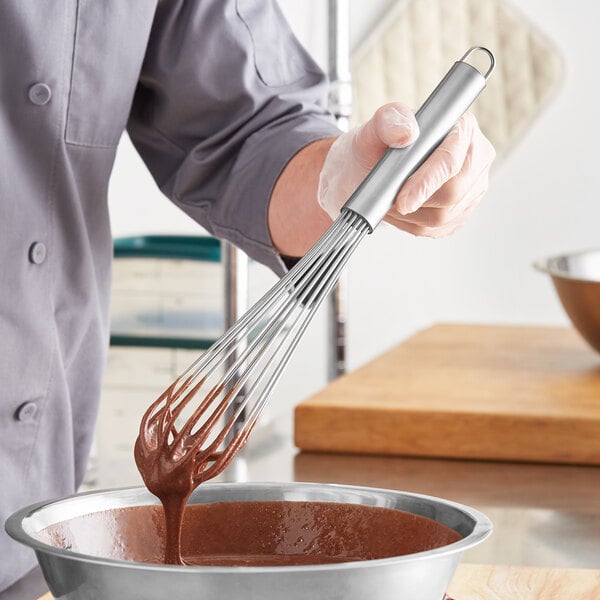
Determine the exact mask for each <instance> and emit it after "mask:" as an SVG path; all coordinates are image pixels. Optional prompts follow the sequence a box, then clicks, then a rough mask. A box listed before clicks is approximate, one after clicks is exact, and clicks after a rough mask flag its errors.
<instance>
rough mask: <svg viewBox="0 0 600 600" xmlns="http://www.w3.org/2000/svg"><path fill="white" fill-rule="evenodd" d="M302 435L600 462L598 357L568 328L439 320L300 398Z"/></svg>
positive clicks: (397, 449)
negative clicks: (311, 395) (306, 398)
mask: <svg viewBox="0 0 600 600" xmlns="http://www.w3.org/2000/svg"><path fill="white" fill-rule="evenodd" d="M295 441H296V445H297V446H298V447H299V448H301V449H302V450H309V451H332V452H354V453H371V454H397V455H411V456H437V457H453V458H478V459H497V460H518V461H541V462H558V463H585V464H600V354H598V353H596V352H594V351H593V350H591V349H590V348H588V346H587V345H586V344H585V343H584V342H583V341H582V340H581V339H580V338H579V336H578V334H577V333H576V332H574V331H573V330H571V329H569V328H562V327H551V328H549V327H520V326H499V325H462V324H440V325H435V326H433V327H431V328H429V329H427V330H424V331H422V332H420V333H418V334H416V335H415V336H414V337H412V338H410V339H409V340H407V341H406V342H404V343H402V344H400V345H399V346H397V347H395V348H393V349H392V350H390V351H389V352H387V353H385V354H383V355H382V356H380V357H379V358H376V359H375V360H373V361H372V362H370V363H369V364H367V365H365V366H364V367H362V368H360V369H358V370H357V371H355V372H353V373H350V374H348V375H346V376H343V377H341V378H339V379H337V380H336V381H334V382H333V383H331V384H330V385H329V386H328V387H326V388H325V389H324V390H322V391H321V392H319V393H317V394H316V395H315V396H313V397H312V398H310V399H308V400H306V401H304V402H302V403H301V404H300V405H298V406H297V408H296V412H295Z"/></svg>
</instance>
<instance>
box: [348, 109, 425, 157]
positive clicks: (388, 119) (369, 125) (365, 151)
mask: <svg viewBox="0 0 600 600" xmlns="http://www.w3.org/2000/svg"><path fill="white" fill-rule="evenodd" d="M418 136H419V124H418V123H417V120H416V119H415V114H414V112H413V111H412V110H411V109H410V108H409V107H408V106H406V105H405V104H401V103H399V102H393V103H390V104H385V105H384V106H382V107H381V108H379V109H378V110H377V111H376V112H375V114H374V115H373V116H372V117H371V119H369V120H368V121H367V122H366V123H365V124H364V125H363V126H362V127H361V128H360V129H359V130H358V131H357V133H356V137H355V147H354V154H355V158H356V159H357V160H358V161H359V162H360V163H361V164H362V165H363V166H364V167H367V168H369V169H370V168H371V167H373V166H374V165H375V163H376V162H377V161H378V160H379V159H380V158H381V156H382V155H383V154H384V152H385V151H386V150H387V149H388V148H389V147H392V148H402V147H404V146H408V145H409V144H412V143H413V142H414V141H415V140H416V139H417V137H418Z"/></svg>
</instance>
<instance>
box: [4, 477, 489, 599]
mask: <svg viewBox="0 0 600 600" xmlns="http://www.w3.org/2000/svg"><path fill="white" fill-rule="evenodd" d="M261 500H262V501H280V500H287V501H309V502H342V503H352V504H363V505H369V506H381V507H388V508H397V509H401V510H404V511H407V512H409V513H413V514H416V515H421V516H424V517H428V518H430V519H433V520H434V521H437V522H438V523H443V524H445V525H447V526H448V527H450V528H452V529H454V530H455V531H456V532H457V533H459V534H460V535H461V536H463V538H462V539H461V540H459V541H458V542H454V543H452V544H449V545H447V546H443V547H440V548H436V549H433V550H428V551H425V552H418V553H415V554H409V555H405V556H399V557H393V558H384V559H377V560H368V561H356V562H346V563H334V564H321V565H304V566H278V567H180V566H167V565H159V564H147V563H137V562H129V561H124V560H114V559H105V558H98V557H95V556H90V555H85V554H78V553H76V552H72V551H69V550H65V549H62V548H56V547H53V546H50V545H47V544H45V543H42V542H41V541H39V539H38V535H39V533H40V532H41V531H42V530H43V529H45V528H46V527H49V526H51V525H53V524H56V523H59V522H61V521H65V520H68V519H72V518H75V517H79V516H83V515H88V514H90V513H95V512H98V511H105V510H109V509H115V508H125V507H129V506H140V505H149V504H156V503H157V501H156V498H155V497H154V496H152V495H151V494H150V493H149V492H148V491H147V490H146V489H145V488H127V489H122V490H108V491H102V492H91V493H87V494H79V495H76V496H71V497H70V498H65V499H63V500H58V501H54V502H44V503H40V504H35V505H33V506H30V507H27V508H24V509H22V510H20V511H18V512H17V513H15V514H14V515H12V516H11V517H10V518H9V519H8V521H7V523H6V529H7V531H8V533H9V534H10V535H11V536H12V537H13V538H15V539H16V540H18V541H20V542H22V543H24V544H26V545H27V546H30V547H31V548H33V549H34V550H35V552H36V555H37V559H38V561H39V563H40V566H41V568H42V571H43V573H44V576H45V578H46V581H47V582H48V585H49V586H50V591H51V592H52V593H53V595H54V596H55V597H56V598H64V599H69V600H71V599H73V600H75V599H77V600H84V599H85V600H91V599H93V600H115V598H119V599H122V600H138V599H139V600H164V599H165V598H168V599H169V600H179V599H181V600H183V599H185V600H189V599H197V600H200V599H201V600H224V599H227V600H242V599H243V600H275V599H277V600H280V599H282V598H285V599H286V600H301V599H302V600H308V599H310V600H315V599H317V600H333V599H339V600H366V599H367V598H368V599H369V600H392V599H393V600H398V599H400V598H401V599H402V600H442V598H443V597H444V592H445V591H446V588H447V586H448V584H449V582H450V580H451V578H452V576H453V574H454V571H455V569H456V567H457V565H458V563H459V562H460V559H461V557H462V554H463V552H464V551H465V550H466V549H467V548H470V547H472V546H474V545H475V544H478V543H480V542H481V541H483V540H484V539H485V538H486V537H487V536H488V535H489V534H490V532H491V530H492V524H491V522H490V520H489V519H488V518H487V517H486V516H485V515H483V514H482V513H480V512H479V511H477V510H474V509H472V508H469V507H467V506H463V505H461V504H457V503H455V502H449V501H447V500H442V499H439V498H434V497H431V496H423V495H419V494H411V493H407V492H398V491H393V490H384V489H374V488H362V487H355V486H343V485H328V484H313V483H229V484H220V483H209V484H202V485H201V486H200V488H199V489H197V490H196V491H195V492H194V494H193V495H192V497H191V498H190V501H189V502H190V503H193V504H195V503H203V502H224V501H225V502H243V501H261ZM88 533H89V531H88ZM390 534H392V532H390Z"/></svg>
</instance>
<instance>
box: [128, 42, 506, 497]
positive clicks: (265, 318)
mask: <svg viewBox="0 0 600 600" xmlns="http://www.w3.org/2000/svg"><path fill="white" fill-rule="evenodd" d="M476 51H477V52H482V53H484V54H486V55H487V58H488V59H489V63H490V64H489V69H488V70H487V72H486V73H485V74H482V73H481V72H480V71H479V70H478V69H476V68H475V67H473V66H471V65H470V64H469V63H468V62H467V59H468V58H469V57H470V56H471V55H472V54H473V53H474V52H476ZM493 68H494V57H493V55H492V54H491V52H490V51H489V50H487V49H485V48H481V47H477V48H471V49H470V50H469V51H468V52H467V53H466V54H465V55H464V56H463V57H462V58H461V59H460V60H459V61H457V62H456V63H455V64H454V65H453V67H452V68H451V69H450V71H449V72H448V73H447V74H446V76H445V77H444V78H443V79H442V81H441V82H440V83H439V85H438V86H437V87H436V89H435V90H434V91H433V93H432V94H431V95H430V96H429V98H428V99H427V100H426V102H425V103H424V104H423V106H422V107H421V108H420V109H419V111H418V112H417V113H416V118H417V121H418V123H419V127H420V135H419V138H418V139H417V140H416V141H415V142H414V143H413V144H412V145H411V146H409V147H407V148H402V149H390V150H388V151H387V152H386V154H385V155H384V156H383V157H382V159H381V160H380V161H379V163H378V164H377V165H376V167H375V168H374V169H373V171H372V172H371V173H370V174H369V175H368V176H367V178H366V179H365V180H364V181H363V182H362V184H361V185H360V186H359V187H358V189H357V190H356V191H355V192H354V194H353V195H352V196H351V197H350V199H349V200H348V201H347V202H346V204H345V205H344V207H343V208H342V209H341V213H340V215H339V217H338V218H337V219H336V220H335V221H334V222H333V224H332V225H331V226H330V228H329V229H328V230H327V231H326V232H325V234H324V235H323V237H322V238H321V239H320V240H319V241H318V242H317V243H316V245H315V246H314V247H313V248H312V249H311V250H310V251H309V252H308V253H307V254H306V255H305V256H304V257H303V258H302V259H301V260H300V261H299V262H298V263H297V264H296V265H295V266H294V268H292V269H291V270H290V271H289V272H288V273H287V275H285V276H284V277H283V278H282V279H281V280H280V281H279V282H278V283H277V284H276V285H275V286H274V287H273V288H272V289H271V290H270V291H269V292H267V293H266V294H265V295H264V297H263V298H262V299H261V300H260V301H259V302H257V303H256V304H255V305H254V306H253V307H252V308H251V309H250V310H249V311H248V312H247V313H246V314H245V315H244V316H243V317H242V318H241V319H239V320H238V321H237V322H236V323H235V324H234V325H233V326H232V327H231V329H229V330H228V331H226V332H225V334H224V335H223V336H222V337H221V338H220V339H219V340H218V341H217V342H215V343H214V345H213V346H212V347H211V348H210V349H209V350H207V351H206V352H205V353H204V354H203V355H201V356H200V357H199V358H198V360H196V361H195V362H194V363H193V364H192V365H191V366H190V367H189V368H188V369H187V370H186V371H185V372H184V373H183V374H182V375H181V376H180V377H178V378H177V380H176V381H175V382H174V383H173V384H172V385H171V386H170V387H169V388H168V389H167V390H166V391H165V392H164V393H163V394H162V395H161V396H160V397H159V398H158V399H157V400H156V401H155V402H154V403H153V404H152V405H151V406H150V407H149V409H148V411H147V412H146V414H145V415H144V417H143V420H142V423H141V427H140V434H139V438H138V440H137V442H136V460H138V466H139V465H140V460H142V461H145V464H146V465H148V464H149V461H150V462H152V461H154V463H153V464H154V466H153V468H154V475H155V476H156V477H158V478H160V476H161V473H162V474H163V475H165V476H166V472H167V471H168V472H169V474H170V480H171V483H173V481H175V480H177V481H179V484H180V485H181V487H182V491H183V488H185V487H186V486H187V488H189V492H191V491H192V489H193V488H194V487H196V486H197V485H198V484H199V483H201V482H202V481H204V480H207V479H210V478H212V477H214V476H215V475H217V474H218V473H220V472H221V471H222V470H223V469H224V468H225V467H226V466H227V465H228V464H229V463H230V461H231V460H232V458H233V456H234V455H235V453H236V452H237V450H239V448H241V447H242V446H243V445H244V444H245V443H246V440H247V439H248V436H249V434H250V432H251V431H252V428H253V427H254V425H255V423H256V421H257V419H258V417H259V415H260V414H261V412H262V410H263V408H264V406H265V404H266V402H267V401H268V399H269V397H270V396H271V394H272V392H273V389H274V387H275V385H276V383H277V381H278V380H279V378H280V377H281V374H282V373H283V371H284V369H285V366H286V364H287V363H288V361H289V359H290V357H291V355H292V353H293V352H294V349H295V348H296V346H297V345H298V342H299V341H300V339H301V338H302V335H303V334H304V332H305V330H306V328H307V326H308V324H309V322H310V321H311V319H312V317H313V316H314V314H315V312H316V310H317V308H318V307H319V305H320V304H321V303H322V301H323V300H324V298H325V297H326V296H327V294H328V293H329V292H330V291H331V290H332V289H333V287H334V286H335V284H336V282H337V280H338V278H339V276H340V273H341V271H342V269H343V268H344V267H345V265H346V263H347V262H348V260H349V259H350V257H351V255H352V253H353V252H354V250H355V249H356V248H357V246H358V245H359V244H360V242H361V240H362V239H363V238H364V236H365V235H367V234H368V233H371V232H372V231H373V230H374V229H375V227H376V226H377V225H378V224H379V222H380V221H381V220H382V219H383V217H384V215H385V213H386V212H387V211H388V210H389V208H390V207H391V206H392V203H393V200H394V198H395V196H396V194H397V192H398V190H399V189H400V187H401V186H402V185H403V183H404V182H405V181H406V179H407V178H408V177H409V176H410V175H411V174H412V173H413V172H414V171H415V170H416V169H417V168H418V167H419V166H420V165H421V164H422V163H423V162H424V161H425V160H426V158H427V157H428V156H429V154H430V153H431V152H432V151H433V150H434V149H435V148H436V147H437V145H438V144H439V143H440V142H441V140H442V139H443V138H444V137H445V136H446V134H447V133H448V132H449V131H450V129H451V128H452V127H453V126H454V124H455V123H456V122H457V121H458V119H459V118H460V116H461V115H462V114H463V113H464V112H465V111H466V110H467V108H468V107H469V106H470V105H471V103H472V102H473V101H474V100H475V98H476V97H477V96H478V95H479V93H480V92H481V91H482V90H483V89H484V87H485V85H486V81H487V79H488V77H489V75H490V74H491V72H492V70H493ZM196 398H199V401H198V402H197V403H194V402H193V400H194V399H196ZM229 407H233V409H231V410H228V408H229ZM242 413H243V415H244V419H243V421H242V422H241V424H240V421H239V418H240V416H241V415H242ZM183 421H184V422H183ZM223 421H224V424H223ZM181 422H183V424H182V425H179V423H181ZM177 472H178V473H179V474H177ZM174 474H175V477H173V475H174ZM156 477H155V479H156ZM145 480H146V478H145ZM146 484H147V485H148V487H149V489H150V490H151V491H154V490H153V489H152V486H151V485H150V484H149V481H148V480H146Z"/></svg>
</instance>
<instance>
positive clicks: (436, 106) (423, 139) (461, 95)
mask: <svg viewBox="0 0 600 600" xmlns="http://www.w3.org/2000/svg"><path fill="white" fill-rule="evenodd" d="M477 51H480V52H484V53H485V54H487V56H488V58H489V60H490V66H489V69H488V70H487V72H486V73H485V74H482V73H481V72H480V71H478V70H477V69H476V68H475V67H473V66H471V65H470V64H469V63H467V62H466V60H467V59H468V58H469V56H471V54H473V53H474V52H477ZM495 62H496V61H495V59H494V55H493V54H492V53H491V52H490V51H489V50H488V49H487V48H483V47H481V46H476V47H473V48H470V49H469V50H468V51H467V52H466V53H465V55H464V56H463V57H462V58H461V59H460V60H458V61H457V62H455V63H454V65H453V66H452V68H451V69H450V70H449V71H448V73H446V75H445V77H444V78H443V79H442V80H441V81H440V83H439V84H438V85H437V87H436V88H435V90H433V92H432V93H431V95H430V96H429V98H427V100H426V101H425V103H424V104H423V105H422V106H421V108H420V109H419V110H418V111H417V113H416V115H415V117H416V119H417V122H418V123H419V129H420V133H419V137H418V138H417V140H416V141H415V142H414V143H413V144H411V145H410V146H407V147H405V148H390V149H389V150H387V151H386V153H385V154H384V155H383V157H382V158H381V159H380V160H379V162H378V163H377V164H376V165H375V167H374V168H373V170H372V171H371V172H370V173H369V175H367V177H366V178H365V179H364V181H363V182H362V183H361V184H360V185H359V187H358V188H357V189H356V191H355V192H354V193H353V194H352V196H350V198H349V199H348V201H347V202H346V203H345V204H344V206H343V207H342V211H344V210H346V211H352V212H355V213H357V214H359V215H361V216H362V217H363V218H364V219H365V220H366V221H367V222H368V223H369V226H370V227H371V232H372V231H373V230H374V229H375V227H377V225H379V223H380V221H381V220H382V219H383V217H384V216H385V214H386V213H387V212H388V210H389V209H390V208H391V206H392V204H393V202H394V199H395V197H396V195H397V193H398V191H399V190H400V188H401V187H402V186H403V185H404V183H405V181H406V180H407V179H408V178H409V177H410V176H411V175H412V174H413V173H414V172H415V171H416V170H417V169H418V168H419V167H420V166H421V165H422V164H423V163H424V162H425V160H426V159H427V157H428V156H429V155H430V154H431V153H432V152H433V151H434V150H435V149H436V148H437V146H438V145H439V144H440V143H441V141H442V140H443V139H444V138H445V137H446V135H447V134H448V132H449V131H450V130H451V129H452V127H454V125H455V124H456V122H457V121H458V120H459V119H460V117H461V116H462V115H463V113H464V112H466V111H467V109H468V108H469V106H471V104H472V103H473V102H474V100H475V99H476V98H477V96H479V94H480V93H481V91H482V90H483V89H484V88H485V85H486V82H487V79H488V77H489V76H490V75H491V73H492V71H493V70H494V66H495Z"/></svg>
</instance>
